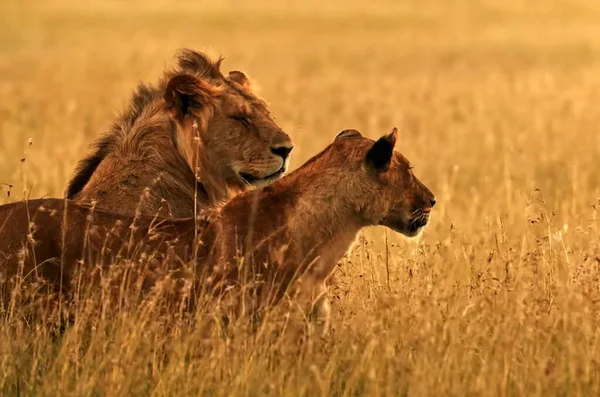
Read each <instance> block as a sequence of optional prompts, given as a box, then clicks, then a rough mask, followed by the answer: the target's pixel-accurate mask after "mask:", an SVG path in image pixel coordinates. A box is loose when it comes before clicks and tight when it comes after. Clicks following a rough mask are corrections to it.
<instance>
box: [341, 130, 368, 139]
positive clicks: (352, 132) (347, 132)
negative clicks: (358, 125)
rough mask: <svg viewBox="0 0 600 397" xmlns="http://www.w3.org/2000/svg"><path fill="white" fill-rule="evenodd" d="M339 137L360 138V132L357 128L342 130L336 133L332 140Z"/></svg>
mask: <svg viewBox="0 0 600 397" xmlns="http://www.w3.org/2000/svg"><path fill="white" fill-rule="evenodd" d="M340 138H362V134H361V133H360V132H358V131H357V130H352V129H349V130H344V131H342V132H340V133H339V134H337V135H336V137H335V139H334V140H338V139H340Z"/></svg>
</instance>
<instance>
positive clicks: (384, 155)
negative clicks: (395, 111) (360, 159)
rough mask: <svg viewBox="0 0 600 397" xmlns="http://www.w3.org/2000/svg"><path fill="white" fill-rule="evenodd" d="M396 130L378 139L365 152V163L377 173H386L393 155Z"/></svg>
mask: <svg viewBox="0 0 600 397" xmlns="http://www.w3.org/2000/svg"><path fill="white" fill-rule="evenodd" d="M397 135H398V129H397V128H396V127H394V129H393V130H392V132H391V133H389V134H388V135H384V136H382V137H381V138H379V139H378V140H377V141H376V142H375V143H374V144H373V146H371V148H370V149H369V151H368V152H367V163H368V164H370V165H371V166H372V167H373V168H375V170H376V171H378V172H383V171H387V169H388V167H389V166H390V162H391V161H392V155H393V154H394V146H395V145H396V137H397Z"/></svg>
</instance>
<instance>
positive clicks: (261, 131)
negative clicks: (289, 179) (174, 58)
mask: <svg viewBox="0 0 600 397" xmlns="http://www.w3.org/2000/svg"><path fill="white" fill-rule="evenodd" d="M221 60H222V59H219V60H217V61H215V62H213V61H211V60H210V59H208V58H207V57H206V56H205V55H203V54H200V53H197V52H194V51H191V50H182V51H181V53H180V55H179V57H178V72H179V73H186V72H188V73H193V75H194V76H195V77H196V78H197V79H200V80H204V81H208V82H210V84H211V85H213V86H214V87H217V88H218V89H219V91H218V95H216V97H215V99H216V106H214V111H213V112H212V114H210V117H208V118H204V119H201V122H202V123H204V124H205V125H203V126H200V127H201V128H199V129H198V133H199V136H200V139H201V144H202V147H203V149H204V153H205V155H206V158H205V160H206V161H208V162H209V163H210V164H211V165H212V166H213V167H214V168H215V169H216V170H217V171H218V172H219V174H220V175H222V176H223V177H224V178H225V179H226V180H227V181H229V182H230V183H232V184H233V183H235V182H242V183H247V184H251V185H255V186H262V185H265V184H268V183H271V182H273V181H275V180H277V179H279V178H280V177H281V176H283V174H284V173H285V172H286V171H287V168H288V165H289V154H290V152H291V151H292V149H293V147H294V146H293V143H292V141H291V139H290V137H289V136H288V135H287V134H286V133H285V132H283V131H282V130H281V128H280V127H279V126H278V125H277V123H276V122H275V121H274V120H273V118H272V116H271V114H270V112H269V109H268V107H267V104H266V103H265V102H264V101H263V100H261V99H260V98H258V97H257V96H256V95H255V94H254V93H253V91H252V86H251V85H252V84H251V82H250V79H249V78H248V77H247V76H246V75H245V74H244V73H242V72H240V71H231V72H229V73H228V75H227V76H224V75H223V74H222V73H221V71H220V64H221ZM175 80H176V81H173V79H171V81H170V82H169V83H168V84H167V88H166V89H165V101H166V103H167V106H170V107H171V108H172V109H177V108H180V104H181V103H182V101H183V102H184V101H185V100H186V99H185V98H177V97H178V95H181V90H178V84H177V79H175ZM179 81H180V80H179ZM172 114H173V115H174V120H175V121H176V123H177V125H178V128H180V129H181V130H182V132H180V136H185V137H186V138H185V139H182V140H180V141H179V144H180V145H181V146H182V148H183V152H184V153H186V158H187V160H188V162H189V163H190V165H191V166H192V168H195V166H194V164H196V163H197V162H199V160H198V159H196V158H195V156H194V155H193V153H194V152H195V149H194V148H196V146H197V143H196V141H194V139H189V138H190V137H191V138H193V136H194V133H192V134H190V133H189V131H190V128H192V129H193V128H194V126H198V120H197V119H196V118H194V117H191V118H189V117H186V115H185V114H182V113H180V112H173V113H172ZM190 153H192V154H191V155H190Z"/></svg>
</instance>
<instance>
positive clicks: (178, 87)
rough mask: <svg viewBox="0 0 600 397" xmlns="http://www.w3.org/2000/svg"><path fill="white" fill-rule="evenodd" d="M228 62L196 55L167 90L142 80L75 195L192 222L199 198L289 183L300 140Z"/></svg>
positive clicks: (78, 179) (170, 76) (164, 81)
mask: <svg viewBox="0 0 600 397" xmlns="http://www.w3.org/2000/svg"><path fill="white" fill-rule="evenodd" d="M220 64H221V59H219V60H217V61H212V60H211V59H209V58H208V57H207V56H206V55H204V54H201V53H199V52H195V51H192V50H187V49H186V50H183V51H181V53H180V54H179V56H178V58H177V66H176V67H175V68H174V69H172V70H167V71H166V72H165V73H164V76H163V77H162V78H161V79H160V81H159V83H158V85H156V86H150V85H146V84H140V85H139V86H138V88H137V90H136V91H135V93H134V95H133V98H132V100H131V104H130V106H129V107H128V108H127V109H126V111H125V112H123V113H122V115H121V116H120V117H119V118H118V119H117V120H116V121H115V122H114V124H113V128H112V129H111V131H110V132H109V133H107V134H106V135H105V136H103V137H102V138H100V139H99V140H98V141H97V142H96V144H95V149H94V151H93V152H92V154H90V155H89V156H87V157H86V158H84V159H83V160H82V161H80V162H79V164H78V166H77V168H76V170H75V173H74V176H73V178H72V179H71V181H70V183H69V186H68V189H67V198H71V199H75V200H77V201H86V202H89V201H94V200H95V201H98V205H99V206H100V207H102V208H105V209H109V210H115V211H119V212H123V213H132V212H134V211H137V212H140V213H142V214H146V215H154V214H156V213H157V211H164V210H168V211H167V212H166V214H165V215H171V216H178V217H185V216H192V215H193V214H194V209H195V201H194V198H196V200H197V202H199V203H200V205H201V206H212V205H215V204H217V203H219V202H221V201H223V200H226V199H228V198H230V197H231V195H232V194H234V193H235V192H239V191H241V190H244V189H246V188H247V187H249V186H251V185H255V186H260V185H263V184H268V183H270V182H272V181H274V180H276V179H278V178H280V177H281V176H282V175H283V174H284V173H285V171H286V170H287V167H288V163H289V154H290V152H291V150H292V148H293V144H292V141H291V139H290V137H289V136H288V135H287V134H286V133H284V132H283V131H282V130H281V128H280V127H279V126H278V125H277V124H276V123H275V121H274V120H273V118H272V117H271V115H270V114H269V111H268V108H267V105H266V104H265V102H263V101H262V100H261V99H259V98H258V97H257V96H256V95H255V94H254V93H253V92H252V90H251V87H250V81H249V79H248V78H247V77H246V76H245V75H244V74H243V73H242V72H239V71H232V72H230V73H229V74H228V75H227V76H224V75H223V74H222V73H221V71H220ZM157 176H160V177H161V178H160V179H157ZM146 188H149V190H146ZM198 188H199V189H198ZM141 197H142V198H143V199H142V200H141V201H140V198H141Z"/></svg>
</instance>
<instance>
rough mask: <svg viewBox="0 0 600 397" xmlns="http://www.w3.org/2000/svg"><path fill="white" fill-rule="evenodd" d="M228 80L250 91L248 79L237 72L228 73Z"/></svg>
mask: <svg viewBox="0 0 600 397" xmlns="http://www.w3.org/2000/svg"><path fill="white" fill-rule="evenodd" d="M229 80H231V81H234V82H236V83H238V84H239V85H241V86H242V87H244V88H247V89H250V85H251V84H250V79H249V78H248V77H247V76H246V75H245V74H244V73H243V72H240V71H239V70H232V71H231V72H229Z"/></svg>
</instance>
